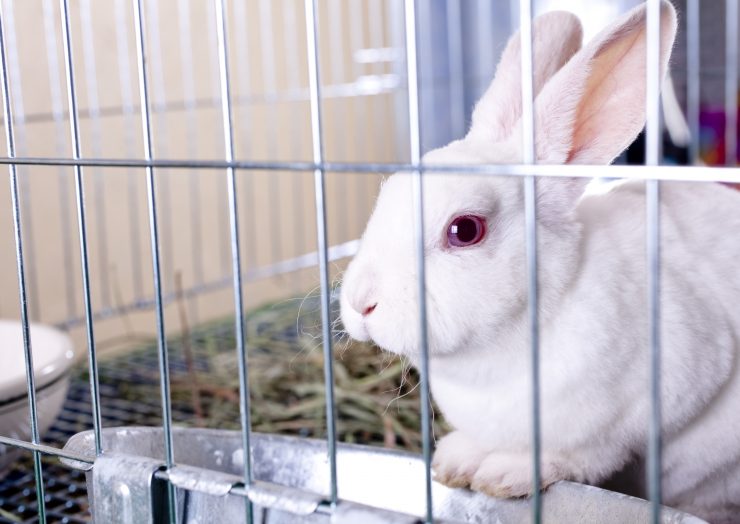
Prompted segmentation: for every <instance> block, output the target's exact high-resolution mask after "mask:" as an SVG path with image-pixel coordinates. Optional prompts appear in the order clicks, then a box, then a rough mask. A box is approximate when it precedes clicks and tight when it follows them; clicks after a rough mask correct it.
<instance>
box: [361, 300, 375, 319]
mask: <svg viewBox="0 0 740 524" xmlns="http://www.w3.org/2000/svg"><path fill="white" fill-rule="evenodd" d="M376 307H378V303H377V302H376V303H375V304H373V305H371V306H366V307H365V308H364V309H363V310H362V316H363V317H366V316H368V315H369V314H370V313H372V312H373V311H375V308H376Z"/></svg>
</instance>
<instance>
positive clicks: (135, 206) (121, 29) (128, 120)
mask: <svg viewBox="0 0 740 524" xmlns="http://www.w3.org/2000/svg"><path fill="white" fill-rule="evenodd" d="M125 2H126V0H116V3H115V14H116V51H117V53H118V76H119V82H120V86H121V102H122V106H123V120H124V122H123V123H124V144H125V150H126V156H127V157H128V158H133V157H134V155H135V153H134V142H135V141H136V138H135V135H134V127H135V123H134V101H133V99H134V95H133V92H132V89H131V70H130V66H129V42H128V32H127V31H126V27H129V25H128V24H127V23H126V13H125ZM126 174H127V176H128V188H127V199H128V208H129V234H130V250H131V271H132V276H133V289H134V297H135V299H137V300H138V299H140V298H141V297H142V295H143V294H144V285H143V276H142V274H141V263H142V260H143V257H142V256H141V239H140V235H139V199H138V198H137V196H138V195H137V183H136V176H135V174H134V171H133V170H131V169H129V170H127V171H126Z"/></svg>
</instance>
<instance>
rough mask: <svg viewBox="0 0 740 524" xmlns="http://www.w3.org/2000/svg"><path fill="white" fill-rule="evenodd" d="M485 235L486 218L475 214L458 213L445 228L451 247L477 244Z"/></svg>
mask: <svg viewBox="0 0 740 524" xmlns="http://www.w3.org/2000/svg"><path fill="white" fill-rule="evenodd" d="M485 235H486V220H485V218H483V217H479V216H476V215H460V216H459V217H455V218H454V219H453V220H452V222H450V225H449V227H448V228H447V242H448V243H449V245H450V246H452V247H466V246H472V245H473V244H477V243H478V242H480V241H481V240H483V237H484V236H485Z"/></svg>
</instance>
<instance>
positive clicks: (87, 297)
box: [59, 0, 103, 455]
mask: <svg viewBox="0 0 740 524" xmlns="http://www.w3.org/2000/svg"><path fill="white" fill-rule="evenodd" d="M59 8H60V12H61V16H62V19H61V26H62V46H63V49H64V69H65V72H66V76H67V104H68V106H69V107H68V109H69V115H70V119H69V130H70V138H71V144H72V157H73V158H79V157H80V131H79V125H78V124H79V123H78V120H77V114H78V113H77V93H76V90H75V77H74V67H73V66H72V36H71V31H70V21H69V4H68V0H60V4H59ZM75 195H76V198H77V229H78V233H79V236H80V269H81V271H82V294H83V297H84V302H85V319H86V322H85V328H86V334H87V357H88V366H89V369H90V398H91V400H92V417H93V431H94V433H95V453H96V454H97V455H100V453H102V451H103V443H102V437H101V426H102V424H101V417H100V392H99V388H98V384H99V379H98V359H97V355H96V351H95V330H94V328H93V313H92V300H91V293H90V265H89V262H88V246H87V223H86V221H85V187H84V178H83V173H82V166H75Z"/></svg>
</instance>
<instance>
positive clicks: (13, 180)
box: [0, 2, 46, 523]
mask: <svg viewBox="0 0 740 524" xmlns="http://www.w3.org/2000/svg"><path fill="white" fill-rule="evenodd" d="M4 15H5V11H4V10H3V2H0V61H1V62H2V64H1V65H2V83H1V85H0V87H1V88H2V97H3V118H4V120H5V141H6V146H7V151H8V156H9V157H10V158H14V157H15V137H14V135H13V109H12V106H11V99H10V87H9V82H8V62H7V58H6V49H5V20H6V19H5V16H4ZM8 172H9V175H10V197H11V201H12V202H11V205H12V208H13V233H14V235H15V254H16V263H17V270H18V295H19V298H20V312H21V327H22V330H23V358H24V360H25V367H26V386H27V391H28V406H29V417H30V423H31V442H33V443H34V444H40V443H41V439H40V437H39V425H38V408H37V405H36V380H35V377H34V368H33V351H32V349H31V332H30V327H29V318H28V299H27V295H26V267H25V260H24V258H23V234H22V232H21V208H20V200H19V198H18V175H17V173H16V169H15V164H8ZM33 473H34V480H35V482H36V501H37V503H38V515H39V521H40V522H42V523H46V500H45V497H44V476H43V471H42V468H41V454H40V453H39V452H38V451H34V452H33Z"/></svg>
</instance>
